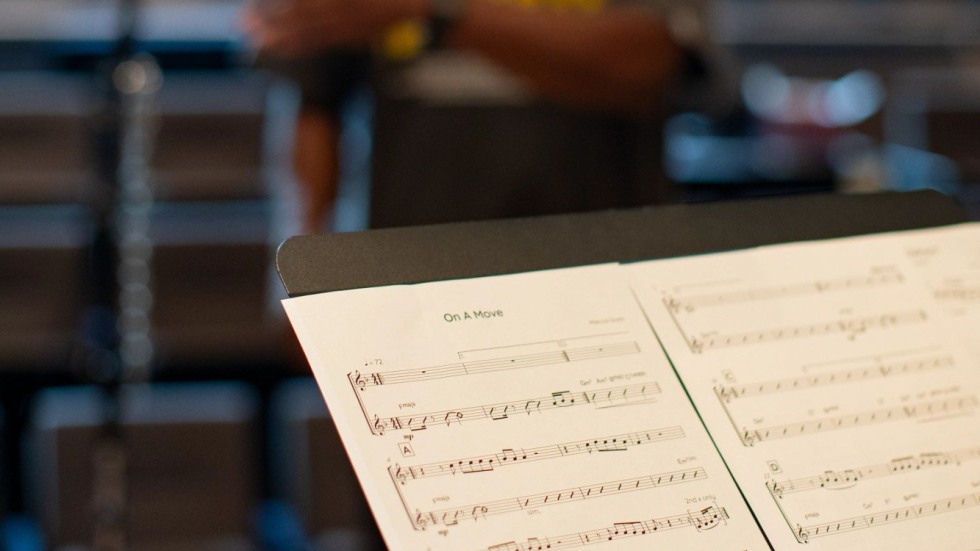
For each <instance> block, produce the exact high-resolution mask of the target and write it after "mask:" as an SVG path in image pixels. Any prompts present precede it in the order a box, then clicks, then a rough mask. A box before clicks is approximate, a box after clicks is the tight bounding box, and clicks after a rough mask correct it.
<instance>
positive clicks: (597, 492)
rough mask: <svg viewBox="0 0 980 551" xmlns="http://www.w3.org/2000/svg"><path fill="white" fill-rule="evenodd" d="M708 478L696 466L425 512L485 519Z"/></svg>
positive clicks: (442, 519) (434, 515)
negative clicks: (477, 512) (477, 516)
mask: <svg viewBox="0 0 980 551" xmlns="http://www.w3.org/2000/svg"><path fill="white" fill-rule="evenodd" d="M707 478H708V475H707V473H705V471H704V469H703V468H701V467H696V468H693V469H688V470H683V471H674V472H668V473H660V474H654V475H645V476H640V477H636V478H629V479H626V480H615V481H612V482H602V483H598V484H592V485H587V486H579V487H574V488H565V489H562V490H556V491H551V492H544V493H540V494H534V495H526V496H518V497H513V498H506V499H500V500H496V501H491V502H487V503H480V504H477V505H464V506H462V507H452V508H448V509H440V510H436V511H430V512H429V513H428V518H430V519H439V522H445V520H446V519H451V520H454V521H456V520H464V519H465V518H466V517H467V516H470V515H473V511H477V510H479V517H480V518H485V517H488V516H493V515H500V514H504V513H512V512H515V511H521V510H527V509H537V508H539V507H547V506H549V505H558V504H561V503H568V502H573V501H581V500H586V499H595V498H600V497H608V496H614V495H619V494H624V493H629V492H636V491H642V490H651V489H654V488H658V487H661V486H669V485H674V484H684V483H687V482H694V481H697V480H705V479H707ZM475 519H476V517H474V518H473V520H475ZM692 522H693V521H692Z"/></svg>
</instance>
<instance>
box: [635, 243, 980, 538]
mask: <svg viewBox="0 0 980 551" xmlns="http://www.w3.org/2000/svg"><path fill="white" fill-rule="evenodd" d="M625 269H627V270H628V271H629V272H630V275H631V281H632V284H633V286H634V290H635V291H636V293H637V296H638V298H639V300H640V302H641V304H642V305H643V307H644V309H645V311H646V312H647V315H648V316H649V318H650V322H651V325H652V326H653V328H654V329H655V330H656V332H657V335H658V337H659V339H660V340H661V342H662V343H663V345H664V347H665V349H666V352H667V354H668V356H669V357H670V358H671V361H672V363H673V365H674V367H675V369H676V370H677V372H678V374H679V375H680V377H681V380H682V381H683V383H684V385H685V387H686V389H687V391H688V392H689V394H690V395H691V398H692V400H693V401H694V403H695V405H696V407H697V408H698V411H699V412H700V414H701V416H702V418H703V419H704V422H705V424H706V425H707V427H708V430H709V431H710V432H711V434H712V436H713V438H714V440H715V443H716V444H717V445H718V448H719V449H720V450H721V453H722V455H723V457H724V458H725V460H726V461H727V463H728V466H729V468H730V469H731V471H732V473H733V475H734V477H735V479H736V481H737V482H738V484H739V485H740V488H741V490H742V491H743V493H744V494H745V496H746V498H747V499H748V501H749V504H750V505H751V507H752V509H753V511H754V512H755V514H756V516H757V517H758V519H759V521H760V523H761V524H762V526H763V529H764V530H765V532H766V535H767V536H768V538H769V540H770V542H771V543H772V544H773V546H774V547H775V548H776V549H792V548H795V547H798V546H799V545H800V544H801V543H804V542H808V548H811V549H835V550H865V549H889V550H920V549H944V550H948V551H967V550H970V551H972V550H975V549H976V548H977V545H978V543H977V542H978V541H980V428H978V427H980V424H978V415H977V409H978V407H980V404H978V396H980V361H978V358H980V350H978V348H977V346H978V341H980V323H978V320H980V316H978V315H977V313H978V310H980V303H978V301H977V292H978V288H980V285H978V283H980V277H978V276H980V226H978V225H975V224H974V225H964V226H958V227H952V228H945V229H937V230H920V231H914V232H902V233H895V234H883V235H878V236H871V237H859V238H849V239H840V240H832V241H823V242H816V243H798V244H792V245H780V246H774V247H766V248H760V249H754V250H747V251H739V252H733V253H723V254H713V255H705V256H697V257H689V258H681V259H673V260H663V261H655V262H646V263H638V264H635V265H630V266H627V267H626V268H625Z"/></svg>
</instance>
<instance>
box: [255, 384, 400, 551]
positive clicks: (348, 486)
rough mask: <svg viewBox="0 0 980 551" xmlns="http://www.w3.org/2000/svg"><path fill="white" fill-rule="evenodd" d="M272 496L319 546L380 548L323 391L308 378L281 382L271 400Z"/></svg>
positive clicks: (347, 550) (339, 550)
mask: <svg viewBox="0 0 980 551" xmlns="http://www.w3.org/2000/svg"><path fill="white" fill-rule="evenodd" d="M269 417H270V426H269V445H270V446H271V449H270V451H269V454H270V463H271V466H272V483H273V487H274V491H275V493H276V494H277V496H278V497H279V498H280V499H282V501H283V502H284V503H285V504H286V505H287V506H288V507H289V508H290V509H291V510H292V511H293V512H294V514H295V515H296V516H297V517H298V519H299V522H300V524H301V525H302V527H303V529H304V531H305V533H306V535H307V537H308V538H309V539H310V540H311V541H312V542H313V547H314V548H315V549H318V550H322V551H354V550H358V551H361V550H368V549H371V550H373V549H384V546H383V544H382V543H381V541H380V536H379V535H378V533H377V528H376V527H375V525H374V522H373V520H372V518H371V515H370V511H369V509H368V505H367V502H366V500H365V498H364V494H363V493H362V492H361V488H360V486H359V484H358V482H357V478H356V477H355V475H354V471H353V469H352V468H351V465H350V460H349V459H348V458H347V454H346V452H345V451H344V446H343V444H342V443H341V441H340V437H339V436H338V434H337V430H336V428H335V427H334V424H333V421H332V420H331V419H330V415H329V413H328V412H327V407H326V405H325V404H324V402H323V396H322V395H321V394H320V391H319V389H318V388H317V386H316V383H315V382H314V381H313V379H293V380H290V381H286V382H284V383H282V384H281V385H280V386H279V388H278V389H276V391H275V393H274V394H273V396H272V400H271V403H270V412H269Z"/></svg>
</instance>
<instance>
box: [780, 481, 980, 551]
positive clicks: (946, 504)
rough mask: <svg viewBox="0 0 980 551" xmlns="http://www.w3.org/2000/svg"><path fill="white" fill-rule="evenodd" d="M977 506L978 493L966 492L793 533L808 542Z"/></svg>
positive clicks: (813, 526)
mask: <svg viewBox="0 0 980 551" xmlns="http://www.w3.org/2000/svg"><path fill="white" fill-rule="evenodd" d="M977 505H980V493H973V494H966V495H962V496H956V497H952V498H947V499H940V500H937V501H932V502H929V503H923V504H920V505H913V506H910V507H902V508H898V509H891V510H889V511H885V512H881V513H875V514H871V515H862V516H859V517H852V518H847V519H841V520H835V521H832V522H826V523H822V524H812V525H809V526H801V525H797V526H796V529H795V530H794V533H795V535H796V539H797V540H798V541H799V542H800V543H807V542H808V541H809V540H811V539H814V538H821V537H825V536H833V535H836V534H841V533H845V532H850V531H853V530H862V529H865V528H875V527H878V526H884V525H887V524H892V523H895V522H902V521H906V520H912V519H916V518H921V517H926V516H933V515H941V514H943V513H949V512H952V511H959V510H962V509H967V508H969V507H975V506H977Z"/></svg>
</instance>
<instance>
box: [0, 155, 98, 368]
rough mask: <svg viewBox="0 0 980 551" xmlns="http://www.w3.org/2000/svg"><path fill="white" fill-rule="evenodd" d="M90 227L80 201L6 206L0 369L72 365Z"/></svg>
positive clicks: (1, 225)
mask: <svg viewBox="0 0 980 551" xmlns="http://www.w3.org/2000/svg"><path fill="white" fill-rule="evenodd" d="M0 151H2V148H0ZM0 172H2V171H0ZM88 227H89V224H88V215H87V213H86V211H85V210H84V209H83V208H81V207H79V206H76V205H35V206H27V205H20V206H0V266H3V270H2V275H0V369H2V370H11V369H13V370H16V371H39V370H50V369H51V366H57V368H58V369H61V370H64V369H66V365H67V363H68V362H67V359H68V354H69V351H70V348H71V343H72V338H73V336H74V334H75V333H76V329H77V325H78V322H79V316H80V310H81V306H82V304H81V302H80V301H81V300H83V299H82V298H81V296H80V295H81V290H82V289H81V288H82V276H81V273H82V270H83V267H84V260H85V255H84V252H85V251H84V247H85V245H86V239H87V233H88V231H89V230H88Z"/></svg>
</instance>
